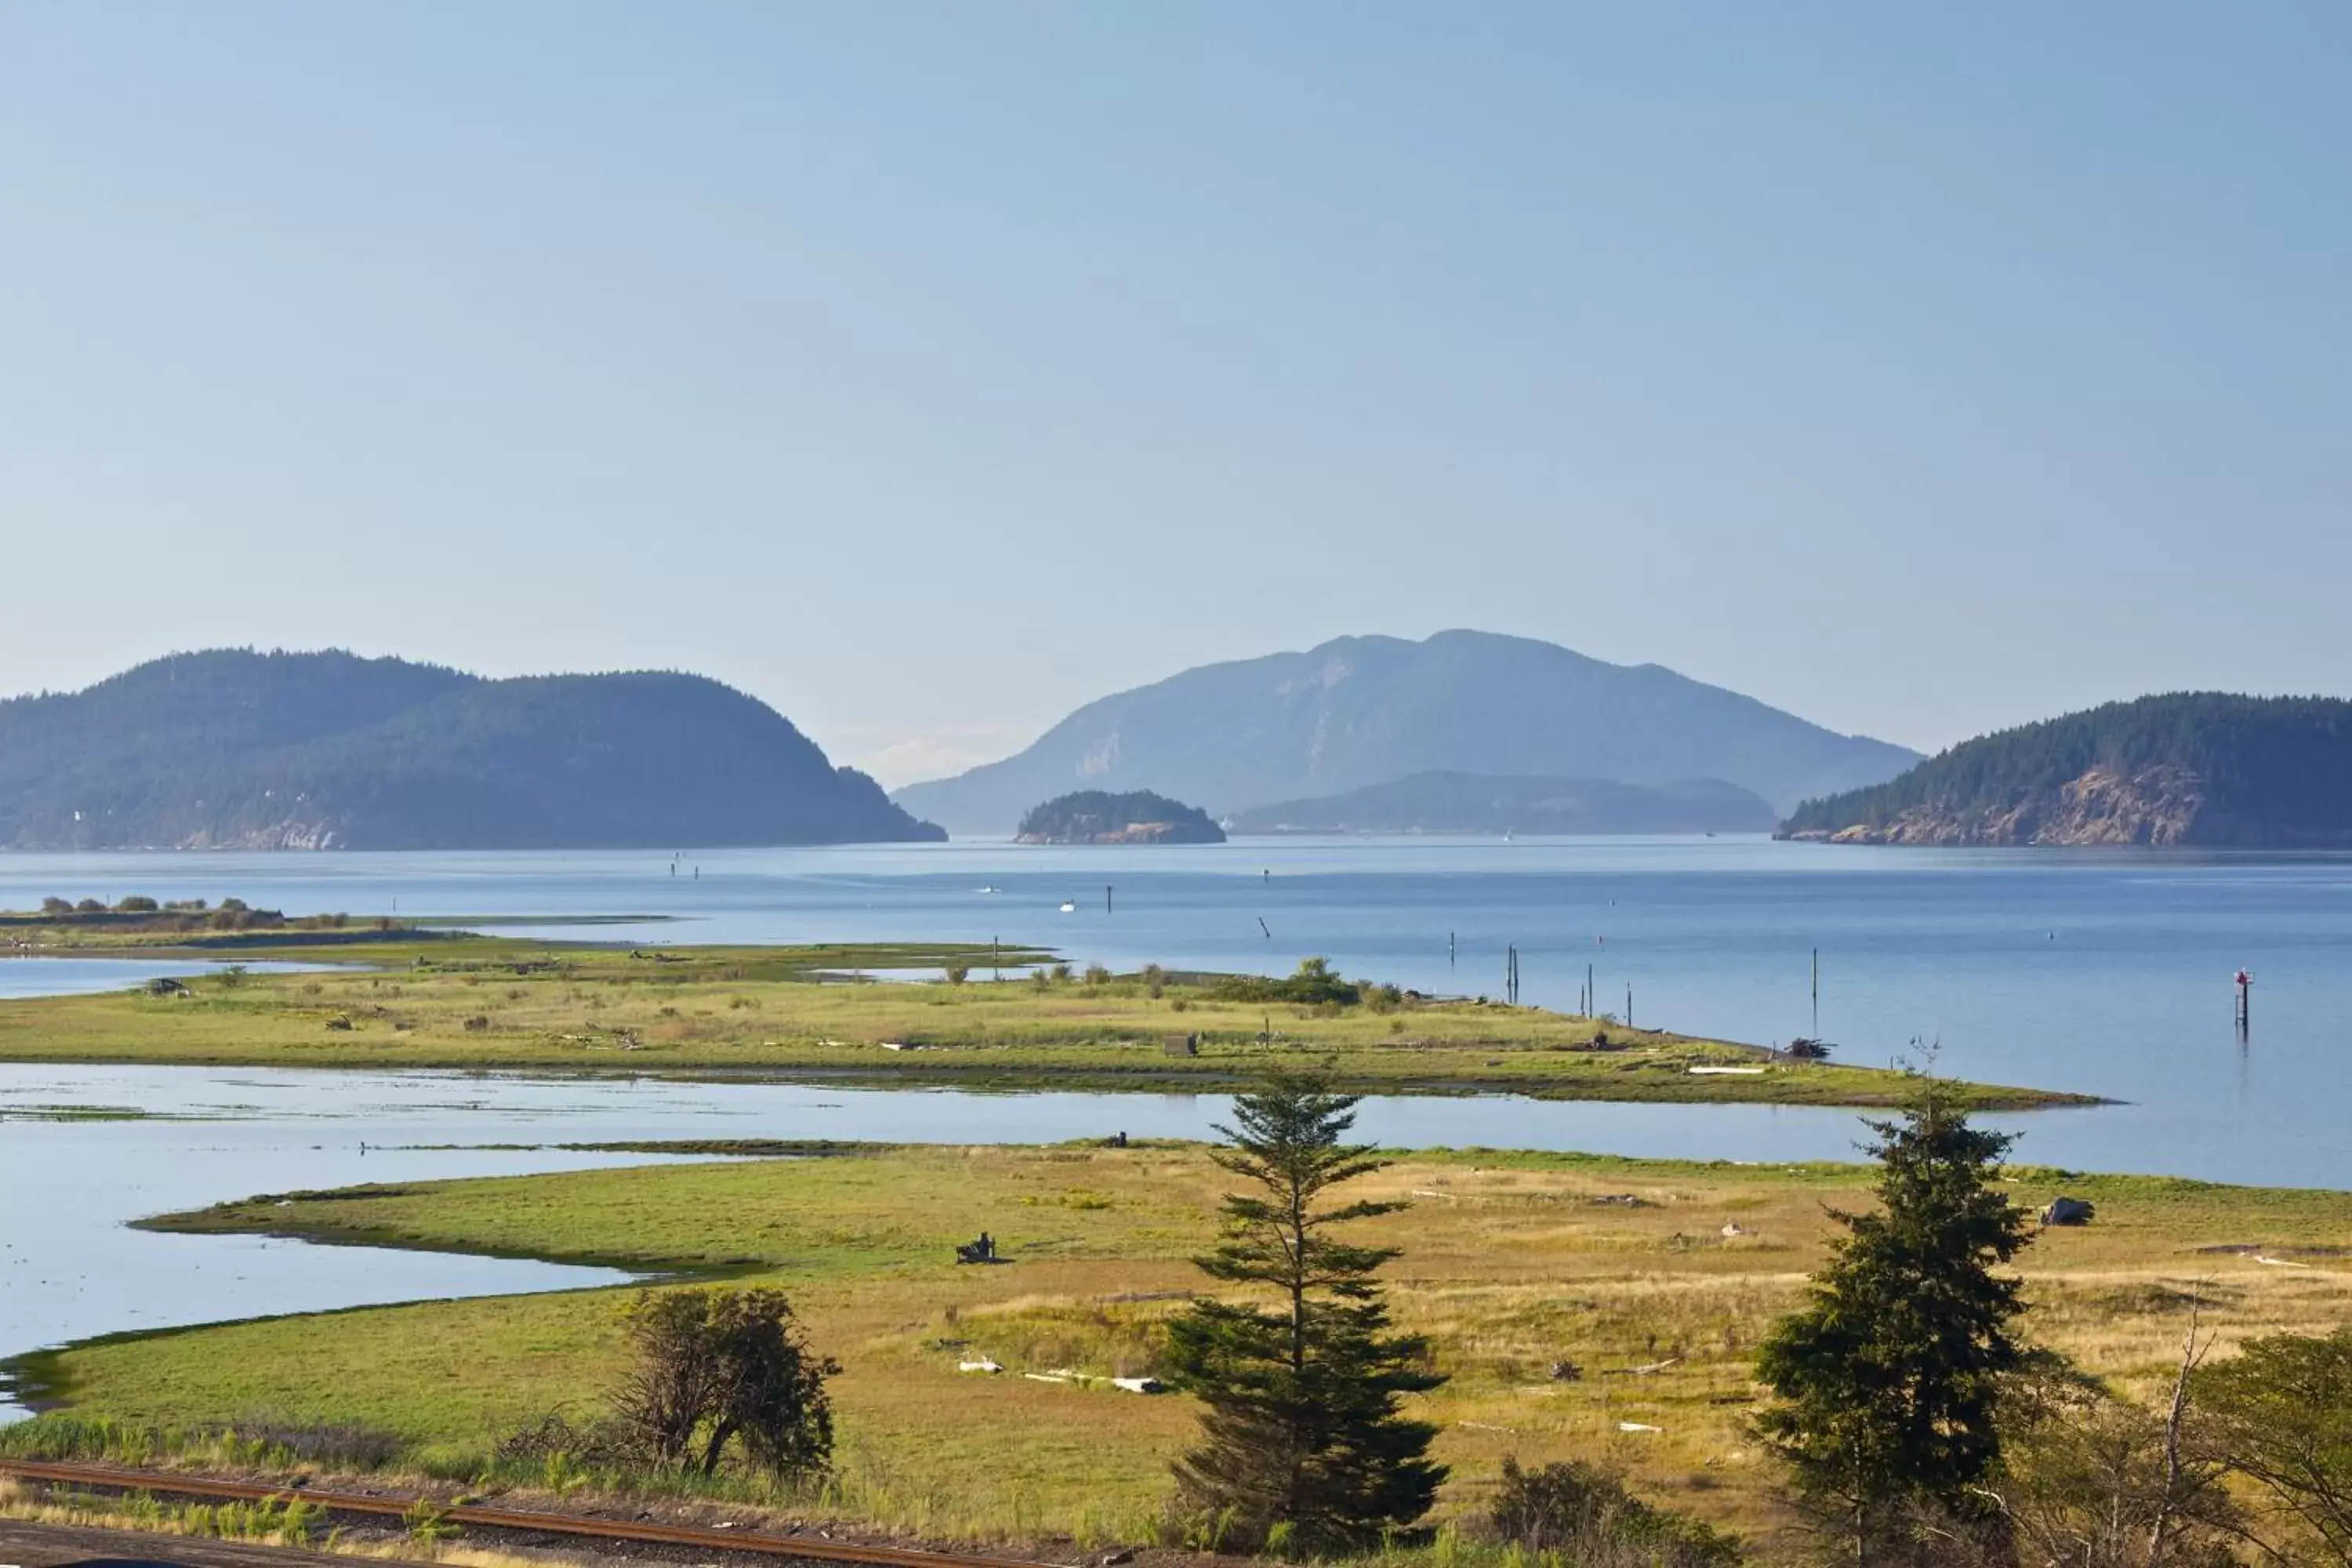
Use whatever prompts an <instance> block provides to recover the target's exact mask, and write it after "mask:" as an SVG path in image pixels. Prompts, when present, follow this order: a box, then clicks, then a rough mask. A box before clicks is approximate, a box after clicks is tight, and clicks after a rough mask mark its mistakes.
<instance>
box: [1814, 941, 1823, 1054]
mask: <svg viewBox="0 0 2352 1568" xmlns="http://www.w3.org/2000/svg"><path fill="white" fill-rule="evenodd" d="M1821 1037H1822V950H1821V949H1820V948H1818V947H1817V948H1815V949H1813V1038H1815V1039H1817V1040H1818V1039H1820V1038H1821Z"/></svg>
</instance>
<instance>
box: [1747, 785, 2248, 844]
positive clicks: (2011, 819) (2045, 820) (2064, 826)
mask: <svg viewBox="0 0 2352 1568" xmlns="http://www.w3.org/2000/svg"><path fill="white" fill-rule="evenodd" d="M1788 837H1792V838H1801V839H1811V840H1813V841H1816V842H1821V841H1826V842H1829V843H1832V844H1916V845H1968V846H1997V845H2023V844H2052V845H2061V844H2137V845H2143V846H2152V847H2160V846H2164V845H2198V844H2204V845H2231V844H2252V843H2263V842H2268V840H2267V839H2253V838H2248V837H2244V834H2243V828H2242V826H2241V825H2239V824H2236V823H2234V822H2232V821H2231V819H2229V818H2227V817H2224V816H2219V815H2217V814H2214V813H2210V812H2209V811H2208V810H2207V809H2206V789H2205V783H2204V781H2203V780H2202V779H2201V778H2200V777H2199V776H2198V775H2197V774H2196V773H2193V772H2191V771H2190V770H2189V769H2187V768H2180V767H2154V768H2148V769H2145V770H2143V771H2142V772H2139V773H2134V774H2132V775H2131V776H2129V777H2124V776H2122V775H2120V774H2118V773H2112V772H2109V771H2107V770H2105V769H2100V768H2094V769H2092V770H2091V771H2090V772H2088V773H2084V774H2082V775H2081V776H2080V777H2078V778H2073V779H2069V780H2067V781H2066V782H2065V783H2064V784H2061V785H2059V786H2058V787H2057V788H2055V789H2050V790H2035V791H2031V792H2028V793H2027V794H2025V795H2020V796H2018V797H2016V798H2015V799H2013V800H2011V801H2010V802H2009V803H2007V804H2006V805H2001V806H1999V807H1992V808H1975V807H1971V808H1969V809H1954V808H1948V807H1943V806H1938V805H1925V806H1919V807H1915V808H1912V809H1909V810H1906V811H1904V812H1903V813H1901V814H1900V815H1898V816H1895V817H1894V818H1892V819H1890V820H1889V821H1886V822H1885V823H1881V824H1877V825H1871V824H1864V823H1857V824H1855V825H1853V826H1850V827H1843V828H1840V829H1839V830H1837V831H1836V832H1834V833H1829V832H1821V831H1811V832H1800V833H1793V834H1790V835H1789V836H1788Z"/></svg>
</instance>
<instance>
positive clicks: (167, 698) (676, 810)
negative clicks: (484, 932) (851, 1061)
mask: <svg viewBox="0 0 2352 1568" xmlns="http://www.w3.org/2000/svg"><path fill="white" fill-rule="evenodd" d="M939 837H944V835H943V834H942V833H941V832H940V830H939V829H938V828H936V827H933V826H930V825H929V824H928V823H923V822H919V821H917V820H916V819H915V818H914V817H912V816H908V814H907V813H905V812H903V811H901V810H899V809H898V807H897V806H894V805H891V804H890V803H889V801H888V799H887V797H886V796H885V795H884V794H883V792H882V790H881V787H880V786H879V785H877V784H875V782H874V781H873V780H872V779H870V778H867V777H866V775H865V774H864V773H858V772H856V770H854V769H850V768H835V766H834V765H833V764H832V763H829V762H827V761H826V759H825V755H824V752H822V751H820V750H818V748H817V747H816V745H815V744H814V742H811V741H810V740H808V739H807V737H805V736H803V734H802V733H801V732H800V731H798V730H796V729H794V728H793V726H792V724H791V723H790V722H788V721H786V720H784V719H783V718H782V716H781V715H779V714H778V713H776V712H775V710H772V709H771V708H769V707H767V706H766V705H765V704H764V703H761V702H760V701H758V700H755V699H753V698H751V697H747V696H745V695H744V694H743V693H741V692H740V691H736V690H733V689H730V688H728V687H725V686H721V685H719V683H718V682H716V681H713V680H707V679H703V678H701V677H699V676H692V675H675V674H658V673H649V672H646V673H635V674H622V675H554V676H535V677H528V678H523V679H510V680H488V679H482V678H480V677H478V676H473V675H467V674H464V673H462V672H460V671H457V670H454V669H444V668H438V667H436V666H432V665H423V664H412V663H408V662H406V661H404V660H401V659H395V658H357V657H355V656H353V655H352V654H348V653H341V652H328V653H253V652H247V651H241V650H218V651H214V652H209V653H196V654H180V655H174V656H173V657H171V658H163V659H158V660H156V661H154V662H153V663H151V664H145V665H142V666H140V667H139V668H135V669H132V670H130V671H128V672H126V673H124V674H121V675H119V676H116V677H114V678H113V679H110V680H106V681H101V682H100V683H99V684H98V685H96V686H93V687H91V688H89V689H88V690H85V691H78V692H70V693H57V694H44V695H41V696H37V697H22V698H17V699H15V700H9V701H0V847H6V848H16V849H58V850H73V849H113V848H136V847H155V848H220V847H236V848H270V849H277V848H288V849H344V848H349V849H491V848H497V849H511V848H667V847H720V846H728V845H742V846H751V845H785V844H834V843H845V842H856V841H862V840H885V839H919V838H939Z"/></svg>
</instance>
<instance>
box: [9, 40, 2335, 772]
mask: <svg viewBox="0 0 2352 1568" xmlns="http://www.w3.org/2000/svg"><path fill="white" fill-rule="evenodd" d="M2347 150H2352V6H2347V5H2344V4H2343V3H2342V0H2315V3H2311V4H2303V5H2297V4H2293V3H2289V0H2271V3H2266V4H2263V5H2253V6H2227V5H2213V4H2210V3H2200V4H2196V5H2160V4H2153V3H2150V0H2129V3H2126V4H2113V5H2096V4H2069V5H2025V4H2016V5H1993V6H1967V7H1961V6H1930V5H1846V4H1840V5H1790V4H1777V3H1776V4H1767V5H1738V4H1717V5H1706V6H1697V5H1690V6H1685V5H1672V4H1664V3H1648V0H1644V3H1641V4H1617V3H1612V4H1609V5H1591V6H1577V5H1565V4H1560V3H1559V0H1547V3H1543V4H1536V5H1524V6H1515V5H1501V4H1492V3H1481V4H1477V5H1438V4H1417V5H1373V4H1366V3H1364V0H1345V3H1334V4H1328V5H1310V4H1301V3H1296V0H1286V3H1285V4H1282V5H1272V6H1262V5H1240V4H1226V5H1206V4H1172V5H1171V4H1162V5H1131V4H1108V3H1097V4H1090V5H1045V4H1025V5H1024V4H1013V3H1010V0H1005V3H992V4H958V5H941V6H931V5H900V4H884V3H867V0H856V3H852V0H837V3H835V4H829V5H787V4H781V3H760V4H747V5H717V4H703V5H694V4H662V5H655V4H646V3H637V4H631V5H589V4H583V3H580V0H562V3H560V4H545V5H530V4H521V3H516V0H499V3H496V4H474V3H471V0H466V3H458V0H448V3H445V4H430V3H418V0H402V3H400V4H375V5H368V4H360V3H353V0H341V3H337V4H331V5H321V4H317V3H315V0H301V3H294V4H286V5H240V4H230V3H225V0H206V3H205V4H201V5H187V4H181V3H177V0H173V3H169V4H152V5H132V4H115V3H109V0H51V3H41V4H34V3H24V0H0V690H5V691H15V690H24V689H36V688H42V687H52V688H54V687H64V686H73V685H79V684H83V683H86V682H88V681H89V680H91V679H96V678H99V677H101V676H103V675H106V674H108V673H110V672H112V671H113V670H115V669H118V668H121V667H123V666H125V665H127V664H130V663H131V662H134V661H136V660H138V659H140V658H145V657H148V656H151V655H154V654H157V653H161V652H163V651H166V650H169V649H173V648H185V647H203V646H211V645H215V644H223V643H237V644H247V643H249V644H257V645H262V646H273V645H275V646H288V647H316V646H323V645H339V646H344V647H353V648H357V649H360V650H362V651H365V652H386V653H389V652H397V653H402V654H406V655H411V656H415V657H420V658H433V659H436V660H441V661H444V662H448V663H453V664H457V665H462V666H466V667H467V668H476V669H481V670H485V671H488V672H494V673H510V672H522V671H534V670H546V669H557V668H615V667H634V666H647V665H654V666H671V667H682V668H693V669H697V670H701V671H704V672H706V673H709V674H711V675H714V676H718V677H720V678H722V679H727V680H729V681H731V682H733V683H735V684H737V685H740V686H742V687H744V688H746V689H750V690H751V691H753V692H755V693H756V694H758V695H759V696H761V697H762V698H764V699H766V700H769V701H771V702H772V703H773V704H775V705H776V706H777V707H778V708H780V709H782V710H783V711H784V712H785V713H786V714H788V715H790V716H791V717H792V718H793V720H794V721H797V722H799V723H800V724H801V726H802V727H803V729H805V730H807V731H809V732H810V733H811V734H812V735H813V736H814V737H815V738H816V739H817V740H818V741H819V742H821V743H823V744H824V745H825V746H826V747H827V748H828V749H829V750H830V751H832V752H834V754H835V756H836V757H838V758H843V759H845V760H849V761H853V762H856V763H861V764H863V765H866V766H868V767H870V768H873V769H874V770H875V771H877V773H880V774H881V775H882V776H883V777H884V778H885V780H886V781H887V782H891V783H901V782H906V781H908V780H909V779H912V778H916V777H920V776H925V775H927V774H929V773H935V772H939V771H943V770H945V769H947V768H950V767H952V766H954V765H960V764H961V763H966V762H970V761H977V760H982V759H984V758H986V757H989V756H992V755H996V754H1001V753H1002V752H1005V751H1008V750H1010V749H1012V748H1013V746H1014V745H1016V744H1018V743H1021V742H1026V741H1027V740H1028V739H1030V738H1031V737H1032V736H1034V734H1035V733H1036V732H1037V731H1040V730H1042V729H1043V728H1044V727H1045V725H1047V724H1049V723H1050V722H1052V721H1054V720H1055V719H1056V718H1058V717H1060V716H1061V714H1062V713H1063V712H1065V711H1066V710H1068V709H1069V708H1071V707H1073V706H1075V705H1076V704H1077V703H1079V702H1081V701H1083V700H1087V699H1090V698H1093V697H1096V696H1098V695H1101V694H1102V693H1104V692H1107V691H1109V690H1112V689H1118V688H1121V687H1125V686H1131V685H1136V684H1139V683H1141V682H1144V681H1146V680H1150V679H1156V678H1158V677H1160V676H1161V675H1165V674H1168V673H1171V672H1172V671H1174V670H1176V669H1179V668H1183V667H1185V666H1188V665H1192V664H1195V663H1200V662H1203V661H1206V660H1210V659H1216V658H1238V657H1244V656H1248V655H1253V654H1257V653H1263V652H1269V651H1272V650H1275V649H1277V648H1283V647H1304V646H1307V645H1308V644H1310V643H1312V642H1315V641H1318V640H1319V639H1321V638H1324V637H1331V636H1335V635H1339V634H1342V633H1349V632H1365V631H1384V632H1391V633H1398V634H1402V635H1410V636H1420V635H1423V634H1425V633H1428V632H1430V631H1433V630H1436V629H1439V628H1442V627H1445V626H1479V627H1486V628H1489V629H1493V630H1497V631H1509V632H1517V633H1522V634H1525V635H1528V636H1534V637H1546V638H1549V639H1551V640H1554V641H1558V642H1562V643H1565V644H1568V645H1569V646H1570V647H1576V648H1579V649H1581V650H1583V651H1584V652H1587V653H1590V654H1593V655H1596V656H1598V657H1601V658H1610V659H1615V660H1619V661H1622V662H1628V663H1638V662H1643V661H1655V662H1658V663H1662V664H1667V665H1671V666H1673V667H1674V668H1677V669H1680V670H1683V671H1685V673H1688V674H1690V675H1694V676H1696V677H1699V678H1701V679H1708V680H1713V681H1717V682H1720V683H1722V684H1725V685H1728V686H1732V687H1735V688H1737V689H1740V690H1744V691H1748V692H1751V693H1753V694H1755V695H1757V696H1759V697H1761V698H1763V699H1765V700H1769V701H1771V702H1774V703H1777V704H1780V705H1782V706H1785V707H1789V708H1791V709H1793V710H1797V711H1799V712H1801V713H1803V714H1805V715H1806V716H1807V717H1810V718H1812V719H1815V720H1818V721H1822V722H1824V723H1828V724H1831V725H1833V726H1835V727H1837V728H1839V729H1844V730H1859V731H1868V732H1870V733H1874V734H1877V735H1881V736H1885V737H1886V738H1888V739H1891V740H1896V741H1901V742H1907V743H1910V744H1912V745H1916V746H1920V747H1923V748H1932V747H1935V746H1937V745H1940V744H1943V743H1946V742H1950V741H1953V740H1957V739H1959V738H1962V737H1964V736H1966V735H1968V734H1969V733H1971V732H1974V731H1979V730H1981V729H1984V728H1987V727H1990V726H1993V725H1997V724H2001V723H2006V722H2011V721H2021V720H2024V719H2029V718H2033V717H2039V716H2042V715H2044V714H2047V713H2050V712H2053V711H2056V710H2063V709H2065V708H2068V707H2074V706H2081V705H2084V704H2086V703H2089V702H2091V701H2094V700H2102V699H2105V698H2109V697H2117V696H2130V695H2136V694H2137V693H2140V692H2142V691H2146V690H2149V689H2168V688H2176V687H2183V686H2209V687H2228V688H2244V689H2263V690H2297V691H2307V690H2320V691H2328V692H2336V693H2347V692H2352V637H2347V629H2346V626H2347V622H2346V613H2345V600H2346V597H2347V587H2352V529H2347V507H2346V502H2347V496H2352V205H2347V201H2346V195H2347V179H2352V174H2347Z"/></svg>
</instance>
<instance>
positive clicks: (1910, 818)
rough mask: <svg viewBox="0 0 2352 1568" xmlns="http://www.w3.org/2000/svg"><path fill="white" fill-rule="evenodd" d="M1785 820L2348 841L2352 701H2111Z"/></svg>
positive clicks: (1840, 825) (1950, 831) (2052, 838)
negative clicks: (2100, 706)
mask: <svg viewBox="0 0 2352 1568" xmlns="http://www.w3.org/2000/svg"><path fill="white" fill-rule="evenodd" d="M1781 832H1782V833H1783V835H1785V836H1787V837H1796V838H1829V839H1834V840H1836V841H1839V842H1842V843H1864V844H2151V845H2163V844H2178V845H2214V846H2242V847H2338V846H2352V702H2346V701H2343V700H2338V699H2336V698H2327V697H2232V696H2229V695H2226V694H2223V693H2219V692H2182V693H2176V694H2173V695H2169V696H2162V697H2143V698H2141V699H2140V700H2137V701H2136V702H2111V703H2108V704H2107V705H2106V706H2105V707H2102V708H2094V709H2091V710H2088V711H2086V712H2082V713H2070V714H2068V715H2066V716H2065V717H2064V718H2061V719H2051V720H2046V721H2042V722H2041V723H2038V724H2027V725H2024V726H2022V727H2021V728H2019V729H2015V730H2004V731H2000V733H1998V734H1993V735H1986V736H1983V737H1981V738H1979V739H1977V740H1974V741H1969V742H1965V743H1963V744H1961V745H1958V746H1955V747H1953V748H1952V749H1951V750H1950V751H1948V752H1943V753H1942V754H1941V755H1939V756H1937V757H1933V758H1931V759H1929V760H1928V761H1927V762H1924V763H1920V764H1919V765H1918V766H1917V767H1916V768H1913V769H1912V770H1911V771H1910V772H1908V773H1905V774H1903V775H1902V776H1901V777H1900V778H1897V779H1895V780H1892V781H1891V782H1889V783H1886V784H1880V785H1877V786H1876V787H1874V788H1871V789H1863V790H1854V791H1852V792H1849V793H1847V794H1844V795H1835V796H1832V797H1831V798H1829V799H1826V800H1817V801H1809V802H1807V803H1806V804H1805V805H1802V806H1801V807H1799V808H1798V810H1797V811H1796V812H1795V813H1794V814H1793V815H1792V816H1790V818H1789V820H1788V821H1787V822H1785V823H1783V824H1782V825H1781Z"/></svg>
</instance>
